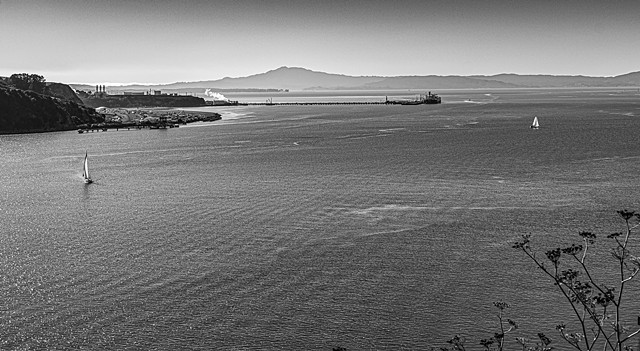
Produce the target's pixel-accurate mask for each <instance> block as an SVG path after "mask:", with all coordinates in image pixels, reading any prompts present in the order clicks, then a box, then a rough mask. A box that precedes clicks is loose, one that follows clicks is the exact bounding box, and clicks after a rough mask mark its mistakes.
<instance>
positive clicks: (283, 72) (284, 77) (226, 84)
mask: <svg viewBox="0 0 640 351" xmlns="http://www.w3.org/2000/svg"><path fill="white" fill-rule="evenodd" d="M72 86H73V87H74V88H75V89H84V90H88V91H91V90H92V89H93V87H91V86H88V85H82V84H72ZM623 86H633V87H636V86H640V72H633V73H628V74H624V75H620V76H615V77H587V76H554V75H518V74H498V75H493V76H481V75H474V76H435V75H429V76H401V77H382V76H357V77H356V76H347V75H343V74H331V73H324V72H316V71H312V70H308V69H305V68H300V67H280V68H278V69H275V70H271V71H268V72H265V73H260V74H254V75H251V76H248V77H239V78H229V77H225V78H222V79H218V80H205V81H197V82H179V83H171V84H161V85H128V86H122V87H109V90H112V91H126V90H130V91H144V90H149V89H156V90H163V91H174V92H185V91H189V90H192V91H194V92H204V89H207V88H210V89H214V90H215V89H219V90H221V91H223V90H242V89H290V90H341V89H343V90H347V89H349V90H364V89H372V90H374V89H421V90H437V89H479V88H560V87H566V88H571V87H623Z"/></svg>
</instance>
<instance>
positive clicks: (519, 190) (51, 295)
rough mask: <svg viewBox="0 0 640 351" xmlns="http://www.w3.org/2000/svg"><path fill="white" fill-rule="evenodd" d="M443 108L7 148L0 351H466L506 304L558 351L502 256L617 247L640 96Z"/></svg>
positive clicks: (526, 330) (548, 307) (574, 96)
mask: <svg viewBox="0 0 640 351" xmlns="http://www.w3.org/2000/svg"><path fill="white" fill-rule="evenodd" d="M441 96H442V97H443V100H444V101H445V102H446V103H443V104H442V105H437V106H435V105H424V106H384V105H382V106H283V107H278V106H264V107H234V108H208V109H209V110H212V111H220V112H221V113H222V114H223V120H221V121H219V122H214V123H202V124H194V125H189V126H185V127H181V128H178V129H171V130H160V131H157V130H155V131H151V130H145V131H109V132H101V133H89V134H78V133H75V132H63V133H47V134H30V135H3V136H0V147H1V149H0V150H1V153H2V161H1V166H2V170H1V171H0V181H1V182H2V185H3V190H4V191H3V192H2V194H1V197H0V214H2V227H1V228H0V260H1V263H2V267H3V270H2V274H1V275H0V276H1V278H2V281H1V284H0V297H1V298H2V301H3V306H4V308H3V309H2V313H1V314H0V327H1V329H0V330H2V335H1V336H0V343H1V347H2V348H6V349H25V350H30V349H33V350H35V349H118V350H139V349H144V350H149V349H158V350H177V349H201V350H214V349H231V350H245V349H246V350H254V349H255V350H259V349H260V350H263V349H286V350H331V349H332V348H333V347H337V346H343V347H346V348H347V349H349V350H385V349H389V350H391V349H393V350H398V349H404V350H421V349H426V348H427V347H428V346H429V345H439V344H442V343H444V341H446V340H448V339H449V338H450V337H451V336H453V335H454V334H463V335H466V336H467V339H468V340H469V342H468V343H469V344H470V345H475V344H476V343H477V342H476V341H477V340H479V339H480V338H486V337H489V336H490V335H492V334H493V332H494V331H496V321H495V316H494V311H493V308H492V302H493V301H497V300H500V299H503V300H505V301H508V302H509V303H511V304H512V306H513V307H512V308H511V310H510V313H511V314H512V315H511V317H512V318H514V319H516V320H517V321H518V322H519V323H520V324H521V329H522V333H521V334H519V335H523V336H524V335H526V336H528V337H533V336H534V335H535V333H536V332H539V331H543V332H545V333H546V334H548V335H549V336H551V337H552V338H553V337H554V330H553V329H554V326H555V325H556V324H557V323H559V322H560V321H563V320H565V321H566V320H568V319H569V317H568V310H566V307H565V306H564V305H563V304H562V303H557V302H555V301H557V300H558V299H559V296H558V294H556V293H555V292H554V291H553V290H552V289H550V288H549V287H551V284H550V283H548V282H546V281H540V278H541V277H542V276H541V273H540V272H539V270H536V269H534V267H533V265H532V264H530V263H529V262H527V261H526V260H525V259H524V258H523V257H522V255H521V254H519V253H518V252H516V251H515V250H513V249H511V244H512V243H513V242H514V241H515V240H517V239H518V238H519V237H520V236H521V235H522V234H526V233H531V234H533V235H534V240H536V242H538V243H539V246H540V247H541V249H545V248H549V247H551V246H553V245H557V244H559V243H568V242H572V241H573V240H574V238H575V237H576V236H575V233H577V232H578V231H580V230H592V231H594V232H597V233H608V232H612V231H617V230H621V229H622V226H621V222H620V221H619V220H618V219H617V218H616V214H615V211H616V210H618V209H622V208H628V209H640V196H639V195H640V186H639V184H640V162H639V161H640V133H639V132H638V131H639V130H640V119H639V118H638V116H639V115H640V95H638V93H637V92H636V91H634V90H627V91H624V90H622V89H621V90H608V91H598V90H585V91H577V90H557V91H543V90H537V91H497V92H496V91H493V92H478V91H472V92H448V93H447V92H445V93H443V94H441ZM229 97H230V98H232V99H240V100H242V98H243V96H239V97H238V96H229ZM263 98H264V96H251V99H255V101H262V99H263ZM289 98H291V99H294V100H295V99H296V98H297V99H300V98H301V97H295V96H293V97H289ZM304 98H307V99H311V100H313V99H315V101H318V99H320V100H322V99H330V100H332V101H337V100H336V99H338V98H339V99H343V100H344V97H332V96H330V95H327V96H324V95H323V96H310V97H309V96H305V97H304ZM359 98H362V97H359ZM365 98H366V99H374V97H371V96H367V97H365ZM467 99H470V100H471V101H469V102H466V101H465V100H467ZM276 101H278V99H276V98H274V102H276ZM368 101H371V100H368ZM534 115H537V116H538V118H539V119H540V123H541V129H540V130H531V129H529V127H528V126H529V124H530V123H531V120H532V119H533V117H534ZM85 151H88V152H89V157H90V167H91V171H92V176H93V178H94V181H95V183H93V184H91V185H85V184H83V183H82V180H81V173H82V171H81V166H82V158H83V156H84V152H85ZM637 288H638V287H637V285H635V286H633V288H632V289H631V290H629V294H630V296H632V297H633V296H636V297H638V289H637ZM631 318H636V317H635V316H631ZM556 339H557V338H556ZM557 346H559V348H560V349H562V347H561V346H562V345H561V344H559V345H557Z"/></svg>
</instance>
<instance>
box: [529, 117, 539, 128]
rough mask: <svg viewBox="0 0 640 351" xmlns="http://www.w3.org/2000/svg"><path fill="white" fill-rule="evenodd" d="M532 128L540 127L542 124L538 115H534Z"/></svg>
mask: <svg viewBox="0 0 640 351" xmlns="http://www.w3.org/2000/svg"><path fill="white" fill-rule="evenodd" d="M531 128H532V129H538V128H540V124H539V123H538V117H537V116H536V117H533V123H531Z"/></svg>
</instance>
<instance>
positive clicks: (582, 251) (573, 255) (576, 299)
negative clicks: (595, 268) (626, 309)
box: [513, 210, 640, 351]
mask: <svg viewBox="0 0 640 351" xmlns="http://www.w3.org/2000/svg"><path fill="white" fill-rule="evenodd" d="M618 214H619V215H620V217H622V219H623V220H624V221H625V224H626V230H625V231H624V232H617V233H613V234H610V235H607V238H608V239H611V240H613V241H614V242H615V245H614V247H613V248H612V250H611V253H612V257H613V258H614V260H615V261H616V264H617V266H618V269H617V272H616V273H615V275H616V276H617V277H618V278H619V280H618V281H617V282H616V286H614V287H610V286H607V285H605V284H603V283H599V282H597V281H596V280H595V279H594V277H593V275H592V274H591V271H590V269H589V268H588V267H587V252H588V249H589V248H590V247H591V246H593V245H595V243H596V235H595V234H593V233H590V232H580V233H579V235H580V237H581V238H582V244H579V245H577V244H572V245H571V246H569V247H566V248H556V249H552V250H549V251H547V252H546V253H545V255H546V258H547V260H548V261H549V262H550V265H549V264H548V263H546V262H543V260H542V259H540V258H539V257H538V256H536V253H535V252H534V251H533V249H532V248H531V237H530V235H523V237H522V240H521V241H518V242H516V243H515V244H514V245H513V248H515V249H517V250H520V251H522V252H524V253H525V254H526V255H527V256H528V257H529V258H530V259H531V260H532V261H533V262H534V263H535V264H536V265H537V266H538V268H540V269H541V270H542V271H543V272H544V274H546V275H547V276H548V277H550V278H551V279H552V280H553V282H554V285H555V286H557V287H558V289H559V290H560V292H561V293H562V295H563V296H564V298H565V299H566V300H567V302H569V304H570V306H571V308H572V311H573V314H574V317H575V318H576V319H577V321H578V322H579V327H578V328H579V329H580V330H579V331H573V332H572V331H569V330H568V328H567V326H566V325H565V324H560V325H558V326H557V327H556V330H557V331H558V332H559V333H560V336H561V337H562V339H564V340H565V341H566V342H567V343H568V344H569V345H571V346H573V347H574V348H575V349H577V350H594V349H595V348H596V345H597V344H598V341H599V340H601V342H602V343H604V345H601V346H600V347H602V348H603V349H604V350H613V351H622V350H631V347H630V346H629V345H628V342H629V340H630V339H631V338H632V337H634V336H635V335H636V334H638V333H639V332H640V329H638V330H635V331H633V332H629V329H628V328H626V327H624V326H623V325H622V312H623V309H622V301H623V300H622V297H623V292H624V289H625V286H626V284H627V283H628V282H629V281H630V280H631V279H633V278H634V277H635V276H636V275H637V274H638V272H639V271H640V259H639V258H638V257H636V256H633V255H631V254H630V252H629V248H628V246H629V238H630V237H631V235H632V232H633V231H634V229H636V228H638V226H640V224H638V220H639V219H640V214H638V213H635V212H633V211H626V210H623V211H618ZM563 258H564V259H568V260H569V261H572V262H574V263H577V266H578V269H577V270H575V269H572V268H567V269H562V268H561V267H564V266H563V263H564V262H563ZM583 276H584V278H582V277H583ZM581 279H583V280H581ZM538 336H539V338H540V342H538V343H537V344H536V345H537V347H538V348H537V349H536V350H547V348H546V347H547V345H548V343H547V342H546V341H547V339H545V338H546V337H545V338H543V337H544V335H542V337H540V334H539V335H538ZM518 341H519V342H520V343H521V344H522V345H523V350H530V349H529V348H527V347H528V346H526V344H525V340H524V339H522V340H520V339H518Z"/></svg>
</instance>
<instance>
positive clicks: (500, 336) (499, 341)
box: [432, 301, 551, 351]
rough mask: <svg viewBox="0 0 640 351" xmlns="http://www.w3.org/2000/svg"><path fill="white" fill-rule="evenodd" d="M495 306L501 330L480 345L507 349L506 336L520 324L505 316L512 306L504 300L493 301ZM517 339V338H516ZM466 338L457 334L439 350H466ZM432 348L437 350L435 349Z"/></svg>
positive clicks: (533, 350) (540, 350) (535, 350)
mask: <svg viewBox="0 0 640 351" xmlns="http://www.w3.org/2000/svg"><path fill="white" fill-rule="evenodd" d="M493 306H495V307H496V308H497V309H498V314H497V315H496V317H497V318H498V325H499V328H500V331H499V332H497V333H494V334H493V336H492V337H490V338H488V339H482V340H480V345H482V346H483V347H484V349H485V350H487V351H503V350H505V349H507V348H506V347H505V340H506V338H505V336H506V335H507V334H509V333H511V332H513V331H515V330H516V329H518V324H517V323H516V322H514V321H513V320H511V319H509V318H505V310H506V309H507V308H509V307H511V306H510V305H509V304H508V303H506V302H503V301H497V302H494V303H493ZM540 335H542V337H544V334H539V336H540ZM516 339H517V338H516ZM520 339H522V342H521V344H522V343H526V345H528V341H526V340H525V339H524V338H520ZM545 340H546V341H547V344H546V345H548V344H549V343H551V339H549V338H545ZM465 341H466V340H465V339H464V338H463V337H461V336H460V335H456V336H454V337H453V338H452V339H450V340H448V341H447V343H448V344H449V345H451V346H448V347H441V348H439V349H437V350H440V351H466V348H465ZM432 350H436V349H433V348H432ZM523 350H527V351H543V350H544V351H547V350H551V348H546V349H543V348H535V347H534V348H532V347H529V348H524V346H523Z"/></svg>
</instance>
